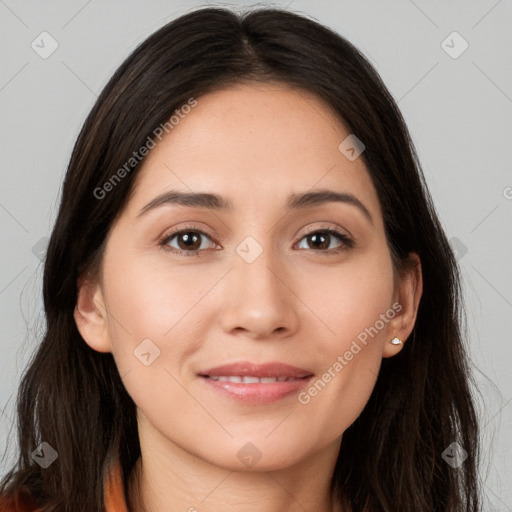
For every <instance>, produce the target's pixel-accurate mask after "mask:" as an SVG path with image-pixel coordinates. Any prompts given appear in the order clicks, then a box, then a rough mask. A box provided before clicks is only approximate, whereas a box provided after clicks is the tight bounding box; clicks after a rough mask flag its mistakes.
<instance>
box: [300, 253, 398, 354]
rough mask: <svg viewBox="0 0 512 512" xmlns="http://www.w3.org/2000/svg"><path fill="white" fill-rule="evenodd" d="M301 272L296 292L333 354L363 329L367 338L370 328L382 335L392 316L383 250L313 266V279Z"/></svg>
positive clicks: (391, 286)
mask: <svg viewBox="0 0 512 512" xmlns="http://www.w3.org/2000/svg"><path fill="white" fill-rule="evenodd" d="M303 275H304V276H305V277H304V278H303V279H302V280H301V281H300V283H301V286H300V288H299V289H298V293H297V295H299V296H300V297H301V298H303V301H304V303H305V305H306V306H308V309H310V310H311V311H312V312H313V313H314V314H315V316H316V317H317V319H318V320H319V322H317V325H318V329H319V333H320V330H321V331H322V332H323V333H324V334H325V335H322V338H323V339H324V340H326V341H328V344H329V347H330V348H331V350H334V352H335V353H336V354H338V353H340V352H341V353H342V352H344V351H345V350H347V349H348V348H349V346H350V344H351V341H352V340H354V339H359V340H360V341H364V339H365V333H366V336H367V337H368V338H369V339H370V338H371V339H373V338H374V337H376V336H377V335H376V334H375V331H374V328H376V329H377V331H379V334H381V335H382V336H385V335H386V330H387V329H386V326H387V321H386V320H390V319H391V318H392V317H393V316H394V315H393V316H391V314H392V313H394V312H393V311H390V309H391V306H392V297H393V291H394V283H393V269H392V266H391V260H390V258H389V253H388V252H387V251H385V250H382V251H380V252H374V253H367V254H366V255H364V256H362V257H360V258H355V257H354V258H353V259H352V260H350V261H347V263H346V264H342V265H340V266H339V267H338V268H335V267H332V268H324V269H317V270H316V271H315V273H314V279H313V278H312V276H311V273H309V274H308V273H307V272H304V274H303ZM312 282H313V283H314V286H312V285H311V283H312ZM383 318H384V320H383ZM368 331H370V332H371V333H372V334H373V336H370V335H369V334H368ZM358 337H359V338H358ZM325 348H328V347H325Z"/></svg>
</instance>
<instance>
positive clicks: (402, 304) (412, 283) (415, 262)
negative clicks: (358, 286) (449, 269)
mask: <svg viewBox="0 0 512 512" xmlns="http://www.w3.org/2000/svg"><path fill="white" fill-rule="evenodd" d="M422 293H423V277H422V272H421V261H420V258H419V256H418V255H417V254H416V253H410V254H409V262H408V265H407V266H406V268H405V269H404V270H403V271H402V272H401V274H400V276H399V277H398V282H397V283H396V287H395V295H394V302H393V304H396V307H393V309H394V311H396V312H397V313H396V315H395V316H394V317H393V318H392V319H391V320H390V321H389V325H388V328H389V330H388V333H389V335H390V336H391V337H392V338H394V337H397V338H400V339H401V340H402V342H403V344H404V345H405V343H406V340H407V338H408V337H409V336H410V334H411V332H412V330H413V328H414V324H415V322H416V316H417V314H418V306H419V303H420V299H421V295H422ZM399 308H400V309H399ZM390 339H391V338H390ZM402 347H403V345H393V344H391V343H389V340H385V342H384V347H383V351H382V357H392V356H394V355H396V354H397V353H398V352H400V350H401V349H402Z"/></svg>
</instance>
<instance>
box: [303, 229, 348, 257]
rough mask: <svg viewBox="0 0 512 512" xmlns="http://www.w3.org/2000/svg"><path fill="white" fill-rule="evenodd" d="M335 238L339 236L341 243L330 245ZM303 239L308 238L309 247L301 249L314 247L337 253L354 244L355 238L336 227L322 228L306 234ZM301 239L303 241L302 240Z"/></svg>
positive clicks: (317, 249) (321, 250) (322, 250)
mask: <svg viewBox="0 0 512 512" xmlns="http://www.w3.org/2000/svg"><path fill="white" fill-rule="evenodd" d="M333 238H337V239H338V241H339V242H341V243H340V244H338V246H336V247H329V246H330V245H331V241H332V239H333ZM302 240H306V245H307V247H301V249H312V250H316V251H320V252H328V253H337V252H340V251H343V250H345V249H348V248H351V247H353V245H354V242H353V240H351V239H350V238H349V237H348V236H346V235H344V234H343V233H339V232H338V231H335V230H334V229H322V230H317V231H314V232H312V233H309V234H307V235H305V236H304V237H303V238H302ZM302 240H301V241H302Z"/></svg>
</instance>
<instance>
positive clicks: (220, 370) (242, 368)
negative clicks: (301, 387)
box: [199, 361, 313, 379]
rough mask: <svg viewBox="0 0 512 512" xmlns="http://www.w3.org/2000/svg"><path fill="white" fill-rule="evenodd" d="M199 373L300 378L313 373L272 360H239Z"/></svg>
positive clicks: (213, 375) (217, 375)
mask: <svg viewBox="0 0 512 512" xmlns="http://www.w3.org/2000/svg"><path fill="white" fill-rule="evenodd" d="M199 375H203V376H210V377H223V376H224V377H229V376H232V377H236V376H238V377H243V376H246V375H250V376H252V377H259V378H261V377H294V378H296V379H300V378H303V377H309V376H311V375H313V374H312V373H311V372H310V371H308V370H304V369H303V368H297V367H296V366H290V365H289V364H284V363H279V362H271V363H264V364H256V363H251V362H246V361H243V362H239V363H231V364H223V365H222V366H216V367H215V368H210V369H208V370H204V371H201V372H199Z"/></svg>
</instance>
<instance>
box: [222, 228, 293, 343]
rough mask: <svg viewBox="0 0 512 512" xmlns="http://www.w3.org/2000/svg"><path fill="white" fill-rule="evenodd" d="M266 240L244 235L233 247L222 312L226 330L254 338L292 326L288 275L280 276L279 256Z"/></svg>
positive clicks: (288, 328)
mask: <svg viewBox="0 0 512 512" xmlns="http://www.w3.org/2000/svg"><path fill="white" fill-rule="evenodd" d="M260 238H261V237H260ZM270 239H271V237H266V238H265V242H264V243H260V242H258V241H257V240H256V239H255V238H254V237H252V236H248V237H246V238H245V239H244V240H242V242H241V243H240V244H238V246H237V247H236V248H235V253H236V254H234V255H233V268H232V270H231V272H230V273H229V276H228V280H227V283H226V285H227V289H226V290H225V297H226V301H225V303H224V308H223V315H222V322H223V328H224V329H225V330H227V331H232V330H234V329H243V330H246V331H248V332H250V333H251V335H252V336H254V337H263V336H269V335H270V334H271V333H273V332H274V331H279V332H283V331H286V332H288V331H292V330H294V329H295V328H296V324H297V316H296V311H295V303H294V300H293V294H292V293H291V291H290V289H289V288H288V286H290V284H289V283H287V281H288V280H289V278H287V276H285V275H284V270H283V269H284V265H283V264H282V262H281V261H280V260H279V255H277V254H276V253H275V251H274V250H273V248H272V247H269V246H268V245H267V244H269V243H270ZM285 283H286V284H285ZM287 285H288V286H287Z"/></svg>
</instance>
